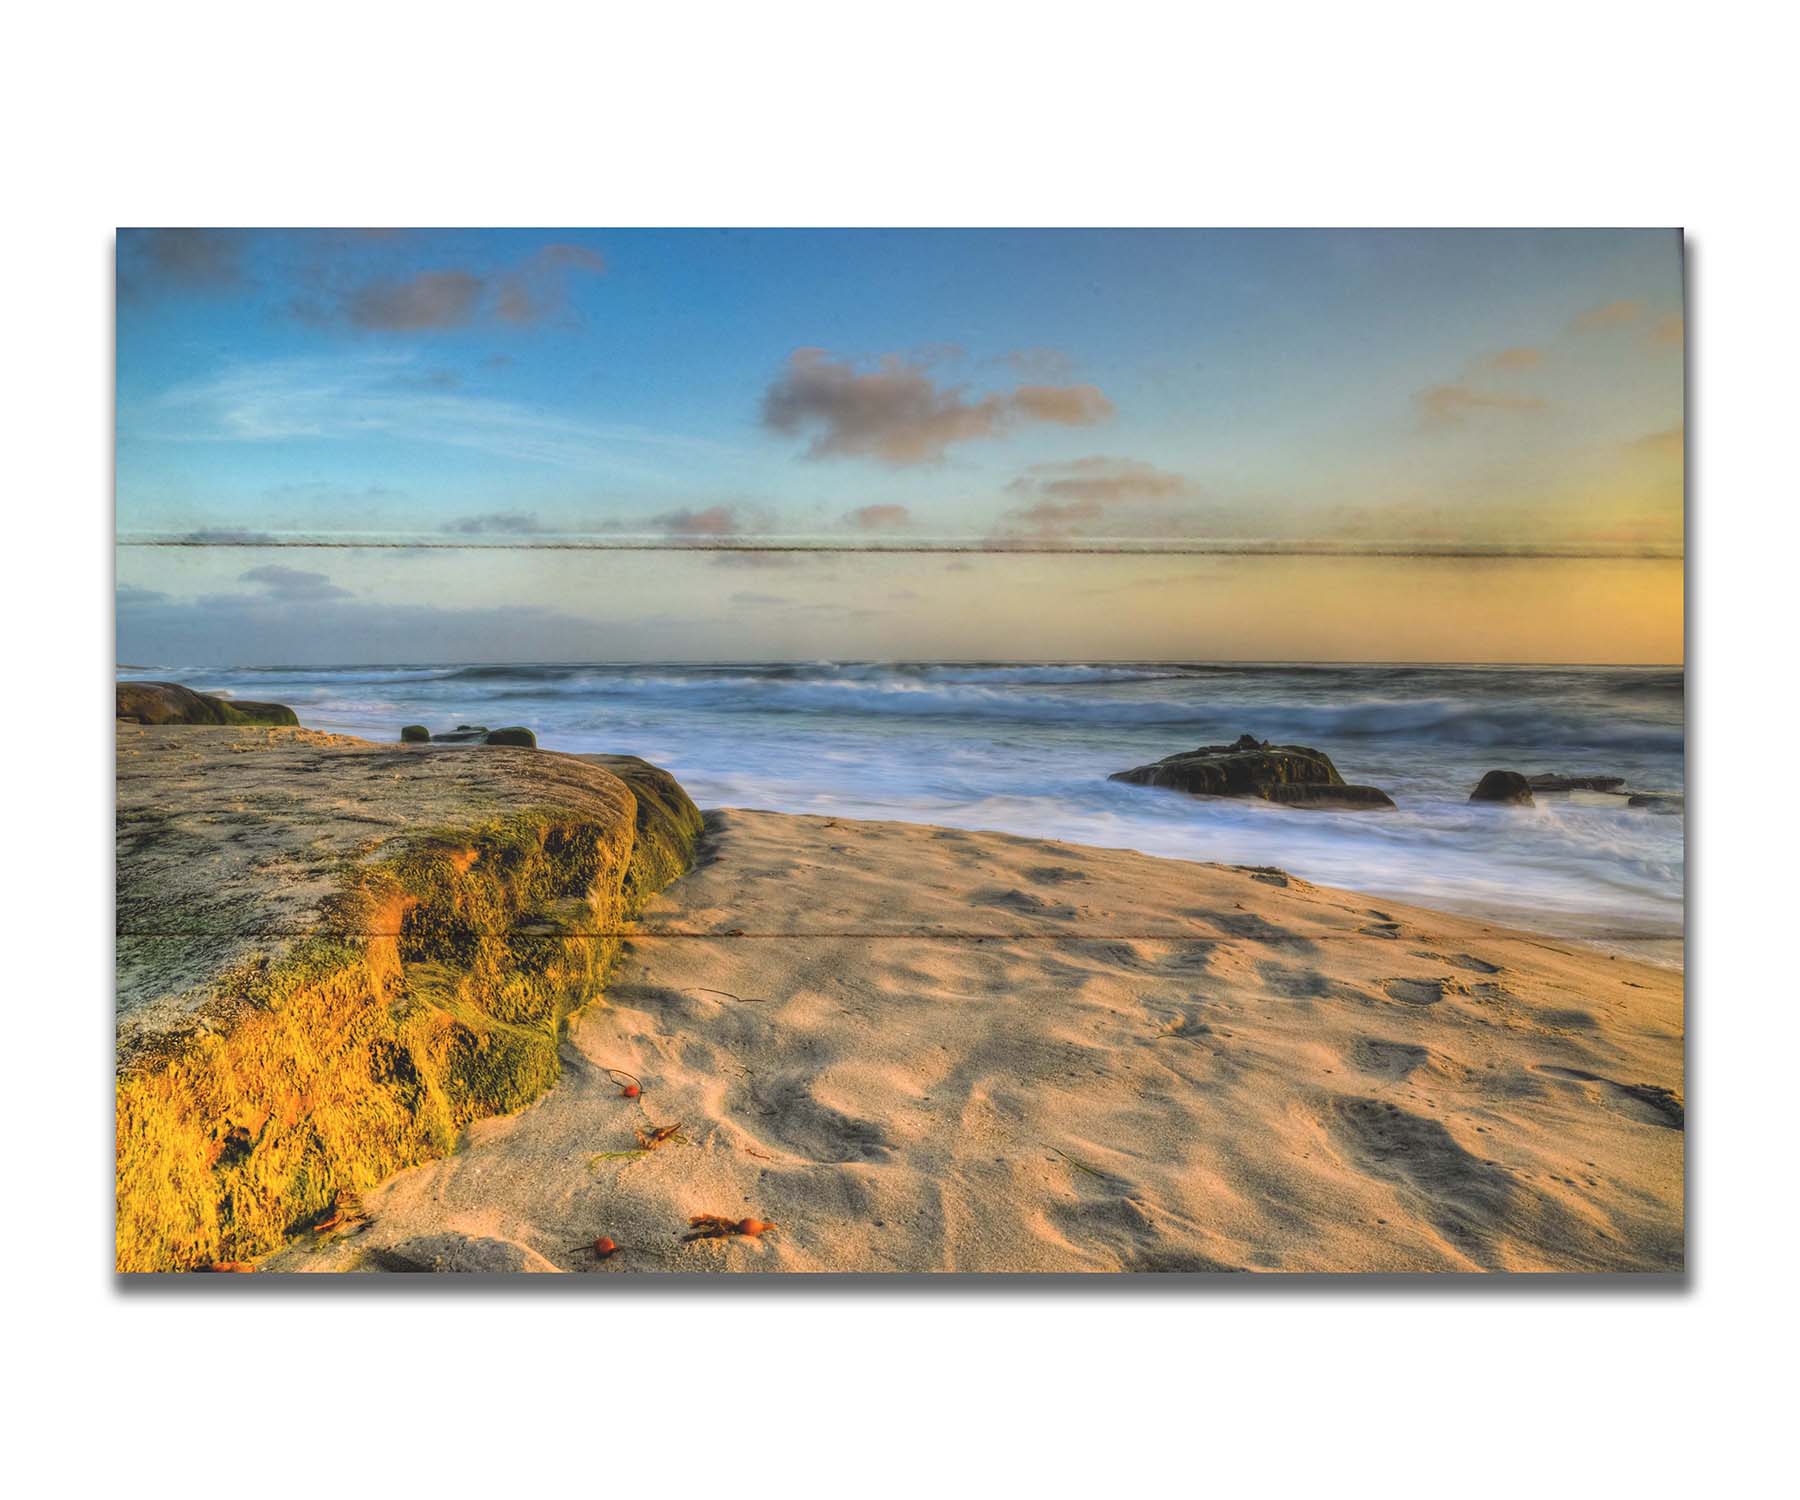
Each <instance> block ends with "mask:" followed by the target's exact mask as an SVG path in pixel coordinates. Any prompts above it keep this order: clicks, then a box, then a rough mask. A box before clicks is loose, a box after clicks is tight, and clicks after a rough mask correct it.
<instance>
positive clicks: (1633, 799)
mask: <svg viewBox="0 0 1800 1500" xmlns="http://www.w3.org/2000/svg"><path fill="white" fill-rule="evenodd" d="M1625 805H1626V806H1627V807H1647V808H1649V810H1650V811H1651V812H1657V813H1678V812H1682V811H1684V810H1685V809H1686V807H1687V798H1686V797H1685V796H1683V795H1682V794H1681V793H1680V792H1633V793H1632V794H1631V795H1630V796H1629V797H1628V798H1626V799H1625Z"/></svg>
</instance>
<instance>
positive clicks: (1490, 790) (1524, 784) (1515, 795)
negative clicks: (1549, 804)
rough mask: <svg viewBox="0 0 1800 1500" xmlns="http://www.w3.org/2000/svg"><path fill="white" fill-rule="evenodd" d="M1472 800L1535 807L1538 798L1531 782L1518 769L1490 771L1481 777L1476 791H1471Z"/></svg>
mask: <svg viewBox="0 0 1800 1500" xmlns="http://www.w3.org/2000/svg"><path fill="white" fill-rule="evenodd" d="M1469 800H1470V801H1471V802H1507V803H1511V804H1512V805H1513V806H1515V807H1534V806H1536V804H1537V799H1536V798H1534V797H1533V796H1532V795H1531V783H1530V782H1529V781H1527V780H1526V779H1525V778H1524V777H1523V776H1522V775H1520V774H1519V773H1518V772H1517V771H1489V772H1488V773H1487V775H1485V776H1483V777H1482V778H1481V781H1480V782H1479V783H1478V784H1477V786H1476V788H1475V790H1474V791H1472V792H1470V793H1469Z"/></svg>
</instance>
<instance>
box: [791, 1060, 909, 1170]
mask: <svg viewBox="0 0 1800 1500" xmlns="http://www.w3.org/2000/svg"><path fill="white" fill-rule="evenodd" d="M758 1092H759V1094H760V1097H759V1098H758V1101H757V1102H758V1103H759V1104H761V1105H762V1106H763V1112H764V1115H765V1117H766V1118H767V1119H768V1121H769V1127H768V1130H769V1134H770V1135H772V1136H773V1137H774V1138H775V1139H776V1140H777V1141H778V1142H779V1143H780V1144H781V1145H783V1146H785V1147H786V1148H787V1149H788V1150H790V1151H792V1152H793V1153H794V1154H795V1155H796V1156H804V1157H808V1158H810V1159H811V1160H813V1161H818V1162H852V1161H881V1160H884V1159H886V1158H887V1157H889V1156H891V1155H892V1154H893V1152H894V1144H893V1142H892V1141H890V1140H889V1139H888V1136H887V1132H886V1131H885V1130H883V1129H882V1128H881V1126H880V1125H878V1124H876V1123H875V1122H874V1121H873V1120H859V1119H857V1118H855V1117H854V1116H852V1115H847V1114H844V1113H843V1112H842V1111H840V1110H835V1109H833V1108H832V1107H831V1106H830V1105H829V1104H826V1103H824V1102H823V1101H822V1100H819V1099H816V1098H814V1097H813V1095H812V1094H811V1092H810V1091H809V1088H808V1082H807V1081H806V1080H791V1081H788V1082H783V1083H778V1084H776V1085H774V1086H773V1087H771V1088H770V1089H769V1090H767V1091H766V1092H762V1091H758Z"/></svg>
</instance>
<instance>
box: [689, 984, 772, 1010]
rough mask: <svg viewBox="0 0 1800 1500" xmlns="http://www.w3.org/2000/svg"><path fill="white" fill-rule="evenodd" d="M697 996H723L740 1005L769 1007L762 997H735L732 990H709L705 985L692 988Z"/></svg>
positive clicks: (766, 1000)
mask: <svg viewBox="0 0 1800 1500" xmlns="http://www.w3.org/2000/svg"><path fill="white" fill-rule="evenodd" d="M691 988H692V989H693V991H694V993H695V994H696V995H723V996H724V997H725V998H726V999H727V1000H735V1001H737V1003H738V1004H739V1005H767V1004H768V1003H769V1002H768V999H767V997H765V996H761V995H748V996H746V995H734V994H732V993H731V991H730V990H709V989H707V988H706V987H705V986H704V985H698V984H696V985H693V986H691Z"/></svg>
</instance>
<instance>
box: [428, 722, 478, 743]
mask: <svg viewBox="0 0 1800 1500" xmlns="http://www.w3.org/2000/svg"><path fill="white" fill-rule="evenodd" d="M487 732H488V731H487V725H485V724H458V725H457V726H456V728H454V729H452V730H450V731H449V732H448V733H446V734H434V735H432V737H431V738H432V740H433V742H434V743H436V744H439V745H479V744H480V743H481V742H482V741H483V740H485V739H486V738H487Z"/></svg>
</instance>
